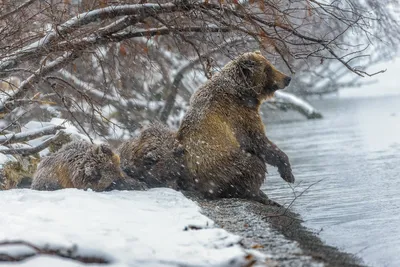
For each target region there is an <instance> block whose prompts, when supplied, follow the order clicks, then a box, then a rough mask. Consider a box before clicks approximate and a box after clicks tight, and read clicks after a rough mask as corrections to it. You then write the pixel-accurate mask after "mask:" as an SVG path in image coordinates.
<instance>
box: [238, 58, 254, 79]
mask: <svg viewBox="0 0 400 267" xmlns="http://www.w3.org/2000/svg"><path fill="white" fill-rule="evenodd" d="M238 65H239V68H240V71H241V72H242V73H243V74H244V76H245V77H248V76H249V75H250V74H251V73H252V72H253V70H254V67H255V65H256V62H254V60H252V59H250V58H247V59H243V60H240V61H239V62H238Z"/></svg>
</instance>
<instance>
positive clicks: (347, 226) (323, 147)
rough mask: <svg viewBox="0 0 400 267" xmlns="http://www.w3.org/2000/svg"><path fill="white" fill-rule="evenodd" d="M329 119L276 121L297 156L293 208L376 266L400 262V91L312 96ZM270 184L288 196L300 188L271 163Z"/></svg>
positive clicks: (271, 130)
mask: <svg viewBox="0 0 400 267" xmlns="http://www.w3.org/2000/svg"><path fill="white" fill-rule="evenodd" d="M312 104H313V105H314V106H315V107H317V108H318V109H319V110H321V111H322V112H323V114H324V115H325V118H324V119H323V120H298V121H293V120H292V121H283V122H279V123H269V124H268V126H267V135H268V136H269V137H270V139H271V140H273V141H274V142H275V143H276V144H277V145H278V146H279V147H280V148H281V149H282V150H284V151H285V152H286V153H287V154H288V156H289V158H290V160H291V163H292V166H293V169H294V174H295V177H296V183H295V185H294V187H295V188H294V192H296V193H297V194H300V193H301V192H303V191H304V190H305V189H306V188H307V187H308V186H310V185H312V186H311V187H310V188H309V189H308V190H307V191H306V192H304V194H303V195H302V196H300V197H299V198H297V199H296V200H295V202H294V205H293V210H294V211H296V212H299V213H300V214H301V215H302V217H303V218H304V220H305V223H304V225H305V226H307V227H309V228H312V229H314V230H315V231H316V232H319V236H320V237H321V239H322V240H323V241H325V242H326V243H328V244H329V245H334V246H337V247H339V248H340V249H342V250H344V251H346V252H351V253H354V254H357V255H358V256H359V257H361V258H362V259H363V260H364V262H365V263H366V264H368V265H370V266H400V97H399V96H396V97H379V98H364V99H329V100H319V101H314V102H313V103H312ZM269 173H270V175H269V176H268V177H269V178H268V180H267V182H266V184H265V188H264V189H265V190H266V192H267V194H269V196H270V197H271V198H272V199H274V200H277V201H278V202H281V203H290V202H291V201H292V200H293V196H294V195H293V190H292V188H290V187H289V185H288V184H287V183H285V182H284V181H283V180H281V179H280V178H279V176H278V175H277V172H276V171H275V170H274V169H273V168H272V167H270V168H269Z"/></svg>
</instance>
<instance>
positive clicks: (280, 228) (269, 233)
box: [184, 192, 366, 266]
mask: <svg viewBox="0 0 400 267" xmlns="http://www.w3.org/2000/svg"><path fill="white" fill-rule="evenodd" d="M184 194H185V196H186V197H188V198H189V199H191V200H193V201H195V202H196V203H197V204H198V205H199V206H200V207H201V212H202V213H203V214H204V215H205V216H207V217H209V218H210V219H211V220H213V221H214V222H215V223H216V224H217V225H218V226H219V227H221V228H223V229H225V230H227V231H228V232H230V233H233V234H236V235H239V236H240V237H242V238H243V240H242V242H241V243H242V246H243V247H244V248H245V249H253V250H257V251H259V252H261V253H264V254H267V255H271V262H268V263H270V264H271V266H366V265H364V264H363V262H362V260H361V259H360V258H358V257H357V256H355V255H352V254H350V253H346V252H342V251H340V250H339V249H338V248H336V247H333V246H329V245H327V244H324V243H323V242H322V240H321V239H320V238H319V237H318V236H317V235H316V234H315V233H313V232H312V231H311V230H309V229H307V228H306V227H304V226H303V225H301V222H302V220H301V216H300V215H299V214H296V213H293V212H291V211H290V210H285V209H283V208H278V207H274V206H267V205H263V204H260V203H256V202H253V201H250V200H243V199H217V200H205V199H202V198H199V197H197V196H195V195H193V194H191V193H188V192H185V193H184ZM282 214H283V215H282Z"/></svg>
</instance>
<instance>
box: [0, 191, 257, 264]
mask: <svg viewBox="0 0 400 267" xmlns="http://www.w3.org/2000/svg"><path fill="white" fill-rule="evenodd" d="M0 207H1V213H0V242H3V241H6V240H8V241H13V240H23V241H28V242H31V243H33V244H34V245H36V246H40V247H46V245H47V246H49V247H50V248H71V247H72V246H74V245H76V246H77V252H76V254H77V255H82V256H95V257H101V258H104V259H106V260H109V261H110V262H111V263H110V264H109V265H107V266H154V267H156V266H243V265H245V263H246V262H247V261H248V260H249V258H252V257H249V253H252V254H253V255H255V256H254V257H255V258H257V259H258V260H259V261H263V260H264V256H263V255H262V254H261V253H258V252H256V251H246V250H245V249H243V248H242V246H241V245H240V244H239V243H238V242H239V241H240V237H238V236H236V235H233V234H230V233H228V232H226V231H225V230H223V229H219V228H216V227H214V223H213V222H212V221H211V220H210V219H208V218H207V217H205V216H204V215H202V214H200V212H199V207H198V206H197V205H196V204H195V203H194V202H192V201H191V200H188V199H187V198H185V197H184V196H183V195H182V194H181V193H179V192H176V191H173V190H170V189H152V190H149V191H146V192H144V191H140V192H139V191H113V192H104V193H95V192H91V191H81V190H77V189H65V190H59V191H54V192H39V191H33V190H27V189H26V190H25V189H20V190H8V191H0ZM188 226H197V227H200V228H201V229H199V230H192V229H189V230H185V228H186V227H188ZM189 228H191V227H189ZM30 252H33V250H32V249H29V248H27V247H24V246H15V245H14V246H0V255H1V254H2V253H7V254H8V255H13V256H15V255H21V254H26V253H30ZM254 257H253V259H254ZM3 264H4V263H3ZM10 264H11V263H10ZM14 264H15V263H13V264H12V265H14ZM18 264H19V265H23V266H62V267H64V266H82V265H84V264H83V263H80V262H79V261H75V260H71V259H63V258H60V257H57V256H45V255H40V256H35V257H31V258H29V259H27V260H24V261H22V262H19V263H18ZM91 266H97V265H96V264H95V265H91ZM103 266H104V265H103Z"/></svg>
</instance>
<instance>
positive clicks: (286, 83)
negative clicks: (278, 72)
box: [283, 76, 292, 87]
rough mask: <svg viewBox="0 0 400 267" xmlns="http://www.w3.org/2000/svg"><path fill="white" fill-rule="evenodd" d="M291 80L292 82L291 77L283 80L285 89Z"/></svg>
mask: <svg viewBox="0 0 400 267" xmlns="http://www.w3.org/2000/svg"><path fill="white" fill-rule="evenodd" d="M291 80H292V78H290V77H289V76H286V77H285V79H283V83H284V84H285V87H286V86H288V85H289V83H290V81H291Z"/></svg>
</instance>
